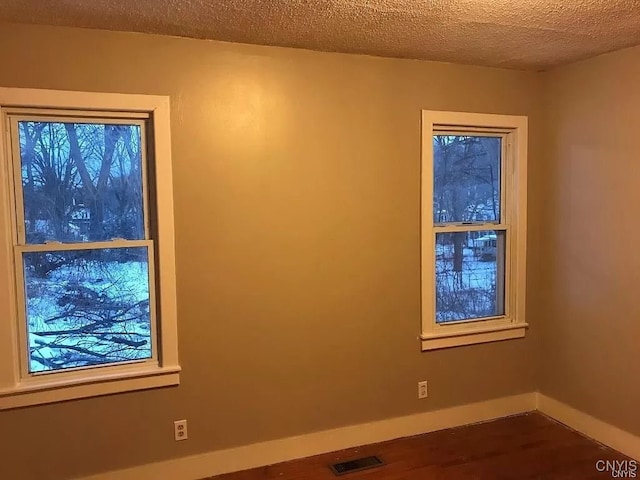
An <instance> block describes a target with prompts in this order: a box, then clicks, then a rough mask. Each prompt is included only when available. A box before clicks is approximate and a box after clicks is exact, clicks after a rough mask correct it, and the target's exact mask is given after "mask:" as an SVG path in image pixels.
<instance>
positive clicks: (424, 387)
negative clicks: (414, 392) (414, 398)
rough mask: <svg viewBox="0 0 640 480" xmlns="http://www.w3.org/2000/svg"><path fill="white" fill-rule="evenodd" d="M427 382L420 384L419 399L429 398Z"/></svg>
mask: <svg viewBox="0 0 640 480" xmlns="http://www.w3.org/2000/svg"><path fill="white" fill-rule="evenodd" d="M428 396H429V395H428V394H427V381H426V380H425V381H424V382H418V398H427V397H428Z"/></svg>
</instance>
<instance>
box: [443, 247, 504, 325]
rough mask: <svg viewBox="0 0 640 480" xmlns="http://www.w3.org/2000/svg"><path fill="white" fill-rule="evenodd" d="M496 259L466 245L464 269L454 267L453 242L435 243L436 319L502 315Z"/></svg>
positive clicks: (451, 319) (445, 319)
mask: <svg viewBox="0 0 640 480" xmlns="http://www.w3.org/2000/svg"><path fill="white" fill-rule="evenodd" d="M496 279H497V263H496V260H495V259H492V260H489V261H483V260H481V259H480V258H479V256H477V255H476V253H475V252H474V251H473V250H472V249H470V248H464V254H463V266H462V272H461V273H459V274H457V273H456V272H454V271H453V245H444V246H443V245H437V247H436V321H437V322H447V321H455V320H467V319H474V318H484V317H491V316H495V315H499V314H501V313H502V312H497V311H496V303H497V302H496Z"/></svg>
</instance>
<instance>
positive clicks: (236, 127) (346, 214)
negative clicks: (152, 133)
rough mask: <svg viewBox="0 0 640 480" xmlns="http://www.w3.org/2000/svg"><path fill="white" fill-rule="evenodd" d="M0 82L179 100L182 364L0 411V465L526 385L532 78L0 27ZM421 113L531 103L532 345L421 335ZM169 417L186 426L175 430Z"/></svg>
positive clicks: (209, 438) (129, 459) (232, 435)
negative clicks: (161, 377) (155, 377)
mask: <svg viewBox="0 0 640 480" xmlns="http://www.w3.org/2000/svg"><path fill="white" fill-rule="evenodd" d="M0 85H3V86H14V87H38V88H53V89H73V90H92V91H105V92H129V93H152V94H168V95H171V100H172V109H173V111H172V126H173V148H174V151H173V160H174V171H175V173H174V175H175V178H174V180H175V202H176V203H175V213H176V222H177V224H176V230H177V231H176V241H177V274H178V278H177V281H178V302H179V321H180V326H179V331H180V356H181V363H182V366H183V367H184V373H183V376H182V385H181V386H180V387H179V388H172V389H164V390H158V391H148V392H142V393H131V394H124V395H116V396H111V397H103V398H96V399H90V400H82V401H75V402H68V403H63V404H56V405H49V406H41V407H34V408H26V409H21V410H14V411H4V412H0V432H7V431H10V432H12V433H11V438H9V437H7V436H4V434H3V435H0V457H1V461H0V478H3V479H5V478H6V479H12V480H22V479H36V478H37V479H38V480H47V479H56V480H58V479H63V478H68V477H70V476H75V475H84V474H89V473H93V472H99V471H105V470H111V469H118V468H122V467H126V466H131V465H135V464H142V463H146V462H152V461H157V460H163V459H167V458H171V457H178V456H182V455H187V454H194V453H199V452H205V451H210V450H215V449H220V448H224V447H231V446H238V445H243V444H248V443H251V442H257V441H262V440H268V439H275V438H279V437H287V436H291V435H294V434H301V433H306V432H312V431H318V430H323V429H327V428H332V427H337V426H343V425H349V424H357V423H360V422H364V421H368V420H375V419H383V418H389V417H394V416H399V415H403V414H410V413H413V412H419V411H425V410H430V409H437V408H442V407H445V406H453V405H461V404H466V403H469V402H474V401H479V400H485V399H490V398H496V397H500V396H505V395H512V394H518V393H523V392H530V391H533V390H534V389H535V382H536V380H535V369H534V361H533V358H532V354H533V350H534V343H535V338H534V336H535V334H536V325H537V318H538V317H539V316H540V312H541V311H542V310H541V307H540V305H541V302H540V301H541V299H543V295H542V294H541V293H540V292H541V291H542V289H541V285H542V276H541V274H542V270H541V267H540V265H541V263H542V262H540V261H539V257H540V255H539V249H540V246H539V245H540V238H541V235H542V233H541V230H542V229H541V228H540V225H541V220H542V209H541V207H540V205H541V203H542V202H541V201H540V199H539V198H538V190H537V189H538V188H539V187H538V186H539V185H542V181H543V180H544V179H545V178H546V175H547V173H546V172H545V171H544V168H543V163H542V161H539V159H541V158H542V156H541V152H542V147H541V146H542V136H541V135H542V121H541V119H542V115H541V114H542V112H541V109H540V102H539V100H540V95H541V87H542V84H541V78H540V76H539V75H537V74H534V73H522V72H513V71H505V70H497V69H486V68H476V67H463V66H454V65H448V64H437V63H428V62H419V61H407V60H391V59H379V58H372V57H364V56H349V55H340V54H327V53H313V52H307V51H300V50H289V49H278V48H264V47H254V46H245V45H233V44H225V43H216V42H204V41H197V40H184V39H175V38H166V37H165V38H163V37H156V36H143V35H136V34H122V33H107V32H98V31H89V30H80V29H66V28H64V29H62V28H61V29H56V28H47V27H26V26H10V25H0ZM423 108H429V109H447V110H461V111H477V112H491V113H506V114H524V115H529V116H530V125H531V126H530V140H531V142H530V143H531V145H532V146H531V152H530V154H531V157H530V165H531V167H530V179H531V187H530V201H531V209H530V220H531V235H530V242H531V248H530V257H529V262H530V272H529V300H530V305H531V307H530V309H529V321H530V322H531V323H532V324H533V328H532V330H531V332H530V335H529V336H528V337H527V338H526V339H524V340H515V341H509V342H503V343H495V344H486V345H480V346H472V347H464V348H460V349H451V350H446V351H436V352H430V353H421V352H420V351H419V343H418V341H417V335H418V334H419V331H420V316H419V312H420V310H419V309H420V283H419V281H420V272H419V267H420V262H419V188H420V123H419V122H420V110H421V109H423ZM629 181H630V180H629ZM636 191H639V190H638V189H636ZM598 233H601V232H598ZM600 238H603V237H600ZM629 242H633V239H632V238H630V239H629ZM629 319H630V316H628V317H627V318H626V320H629ZM422 379H428V380H429V382H430V383H429V387H430V397H429V399H428V400H422V401H418V400H417V398H416V397H417V395H416V383H417V381H418V380H422ZM180 418H187V419H189V435H190V439H189V440H188V441H187V442H182V443H175V442H174V441H173V438H172V421H173V420H174V419H180Z"/></svg>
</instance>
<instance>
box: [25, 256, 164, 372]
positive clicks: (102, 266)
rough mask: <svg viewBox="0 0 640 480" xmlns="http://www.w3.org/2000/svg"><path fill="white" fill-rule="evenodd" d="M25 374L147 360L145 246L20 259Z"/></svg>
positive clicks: (149, 337) (149, 336) (147, 319)
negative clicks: (26, 348) (26, 356)
mask: <svg viewBox="0 0 640 480" xmlns="http://www.w3.org/2000/svg"><path fill="white" fill-rule="evenodd" d="M23 267H24V276H25V291H26V299H25V304H26V314H27V332H28V341H29V357H30V358H29V371H30V372H43V371H52V370H61V369H65V368H74V367H87V366H94V365H102V364H108V363H118V362H128V361H132V360H143V359H148V358H151V355H152V353H151V351H152V349H151V342H152V338H151V316H150V310H149V257H148V252H147V248H146V247H135V248H114V249H105V250H66V251H63V250H57V251H50V252H30V253H24V254H23Z"/></svg>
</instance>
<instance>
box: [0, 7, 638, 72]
mask: <svg viewBox="0 0 640 480" xmlns="http://www.w3.org/2000/svg"><path fill="white" fill-rule="evenodd" d="M0 22H17V23H36V24H47V25H67V26H78V27H88V28H100V29H108V30H124V31H135V32H148V33H158V34H168V35H178V36H184V37H195V38H209V39H216V40H226V41H232V42H244V43H255V44H262V45H279V46H289V47H300V48H308V49H312V50H324V51H335V52H347V53H365V54H371V55H380V56H388V57H403V58H418V59H425V60H441V61H448V62H454V63H467V64H476V65H489V66H498V67H507V68H517V69H527V70H544V69H548V68H550V67H553V66H557V65H562V64H565V63H569V62H572V61H575V60H579V59H582V58H587V57H590V56H594V55H597V54H599V53H604V52H608V51H612V50H617V49H620V48H624V47H628V46H632V45H638V44H640V0H133V1H132V0H46V1H43V0H0ZM0 28H1V26H0Z"/></svg>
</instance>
